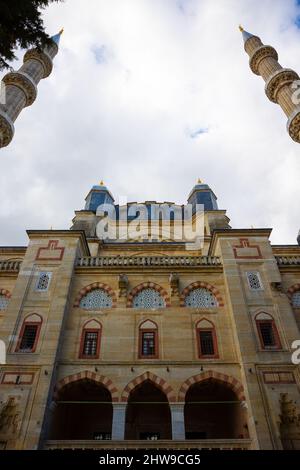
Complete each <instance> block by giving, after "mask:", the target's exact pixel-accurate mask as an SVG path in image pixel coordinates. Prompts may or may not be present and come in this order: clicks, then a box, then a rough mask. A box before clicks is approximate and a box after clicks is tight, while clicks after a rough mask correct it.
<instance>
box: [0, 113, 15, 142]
mask: <svg viewBox="0 0 300 470" xmlns="http://www.w3.org/2000/svg"><path fill="white" fill-rule="evenodd" d="M14 133H15V128H14V124H13V122H12V120H11V119H10V117H9V116H8V115H7V114H6V113H5V112H4V111H2V110H1V109H0V148H1V147H6V146H7V145H8V144H9V143H10V142H11V141H12V138H13V136H14Z"/></svg>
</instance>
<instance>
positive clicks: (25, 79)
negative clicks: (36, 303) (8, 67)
mask: <svg viewBox="0 0 300 470" xmlns="http://www.w3.org/2000/svg"><path fill="white" fill-rule="evenodd" d="M60 34H61V32H60V33H59V34H57V35H56V36H53V37H52V42H51V43H50V44H49V45H47V46H46V47H45V48H44V50H42V51H40V50H38V49H30V50H28V51H27V52H26V54H25V55H24V59H23V65H22V67H21V68H20V69H19V70H17V71H13V72H9V73H8V74H7V75H5V76H4V78H3V80H2V81H3V83H4V86H5V89H4V93H3V96H4V98H5V100H4V103H0V148H1V147H6V146H7V145H8V144H9V143H10V142H11V140H12V138H13V136H14V122H15V120H16V119H17V117H18V116H19V114H20V112H21V111H22V110H23V109H24V108H26V107H27V106H31V105H32V103H33V102H34V101H35V99H36V97H37V85H38V84H39V82H40V80H42V79H43V78H46V77H48V76H49V75H50V73H51V72H52V68H53V59H54V57H55V56H56V54H57V52H58V44H59V38H60Z"/></svg>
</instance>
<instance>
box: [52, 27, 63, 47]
mask: <svg viewBox="0 0 300 470" xmlns="http://www.w3.org/2000/svg"><path fill="white" fill-rule="evenodd" d="M63 32H64V28H62V29H61V30H60V31H59V33H57V34H55V35H54V36H52V37H51V39H52V41H54V42H55V43H56V44H57V45H58V46H59V41H60V37H61V35H62V33H63Z"/></svg>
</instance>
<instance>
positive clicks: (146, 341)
mask: <svg viewBox="0 0 300 470" xmlns="http://www.w3.org/2000/svg"><path fill="white" fill-rule="evenodd" d="M139 357H140V358H141V359H155V358H158V329H157V325H156V323H154V322H152V321H151V320H146V321H144V322H143V323H142V324H141V325H140V328H139Z"/></svg>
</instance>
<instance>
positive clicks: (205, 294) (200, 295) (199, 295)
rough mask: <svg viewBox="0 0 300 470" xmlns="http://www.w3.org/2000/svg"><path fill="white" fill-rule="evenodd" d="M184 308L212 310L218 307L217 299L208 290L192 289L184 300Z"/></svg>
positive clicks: (201, 288)
mask: <svg viewBox="0 0 300 470" xmlns="http://www.w3.org/2000/svg"><path fill="white" fill-rule="evenodd" d="M184 302H185V306H186V307H194V308H213V307H217V306H218V302H217V299H216V298H215V296H214V294H212V293H211V292H210V291H209V290H208V289H205V288H204V287H199V288H196V289H193V290H192V291H191V292H190V293H189V294H188V295H187V296H186V298H185V300H184Z"/></svg>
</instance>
